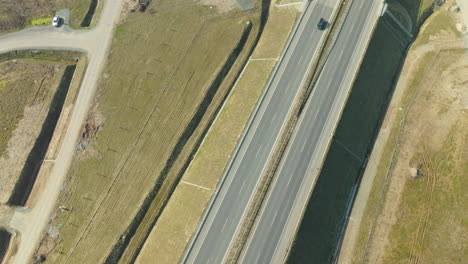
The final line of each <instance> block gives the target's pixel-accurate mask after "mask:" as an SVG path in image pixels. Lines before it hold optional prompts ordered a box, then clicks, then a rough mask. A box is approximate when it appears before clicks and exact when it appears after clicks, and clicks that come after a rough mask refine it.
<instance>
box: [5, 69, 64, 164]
mask: <svg viewBox="0 0 468 264" xmlns="http://www.w3.org/2000/svg"><path fill="white" fill-rule="evenodd" d="M60 68H61V69H60V70H59V72H60V71H63V67H60ZM56 74H57V73H56V72H55V65H54V64H36V63H34V62H29V61H16V62H14V61H6V62H2V63H0V124H1V128H2V129H1V130H0V156H2V155H3V154H5V150H6V147H7V143H8V141H9V140H10V138H11V134H12V132H13V130H14V129H15V128H16V126H17V124H18V122H19V121H20V120H21V119H22V118H23V110H24V108H25V107H26V106H32V105H34V104H41V103H47V102H49V101H50V100H51V98H52V95H53V91H54V89H55V88H56V87H53V86H52V85H50V87H49V85H47V86H46V87H45V88H46V89H39V88H41V82H42V81H45V82H46V83H47V84H50V82H51V80H52V79H53V78H54V76H55V75H56Z"/></svg>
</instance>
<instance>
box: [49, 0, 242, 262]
mask: <svg viewBox="0 0 468 264" xmlns="http://www.w3.org/2000/svg"><path fill="white" fill-rule="evenodd" d="M194 2H195V1H186V0H179V1H169V0H166V1H157V2H156V3H155V4H154V6H153V7H150V9H149V10H147V12H146V13H143V14H141V13H134V14H130V15H129V17H128V18H127V20H126V21H125V22H124V23H123V24H122V25H121V26H119V28H118V29H117V34H116V38H115V41H114V44H113V47H112V50H111V54H110V58H109V64H108V67H107V72H106V73H105V74H104V79H103V81H102V83H101V86H100V87H101V88H100V96H99V97H98V99H97V107H96V109H95V111H96V112H99V113H100V114H102V115H103V117H104V119H105V123H104V128H103V129H102V131H101V132H100V133H99V134H98V136H97V139H96V140H95V141H92V142H91V144H90V145H89V146H88V149H87V150H86V151H84V152H80V153H78V154H77V157H76V161H75V163H74V164H73V166H72V169H71V172H70V178H69V181H68V184H67V186H66V190H65V192H64V193H63V194H62V196H61V198H60V201H59V203H60V204H63V205H66V206H67V207H70V208H73V209H72V211H71V212H70V213H59V212H57V217H56V218H55V219H54V220H53V222H52V224H53V225H54V226H56V227H57V228H58V230H59V232H60V240H59V243H58V245H57V247H55V250H54V251H52V253H51V254H49V256H48V261H49V262H50V263H56V262H67V261H68V263H99V262H100V261H102V260H103V259H104V258H105V257H106V256H107V254H108V253H109V250H110V249H111V247H112V246H113V245H114V244H115V243H116V242H117V241H118V240H119V236H120V235H121V234H122V233H123V232H124V231H125V229H126V228H127V226H128V225H129V223H130V221H131V220H132V219H133V217H134V215H135V213H136V212H137V211H138V208H139V206H140V205H141V204H142V202H143V199H144V198H145V196H146V194H147V193H148V192H149V191H150V190H151V189H152V188H153V186H154V184H155V183H156V181H157V180H158V178H159V176H160V174H161V171H162V169H163V167H164V166H165V164H166V161H167V159H168V157H169V155H170V154H171V152H172V151H173V149H174V147H175V145H176V143H177V142H178V140H179V137H180V136H181V133H182V132H183V131H184V130H185V129H186V127H187V125H188V123H189V121H190V120H191V118H192V116H193V114H194V112H195V110H196V109H197V108H198V106H199V104H200V103H201V100H202V98H203V97H204V95H205V93H206V91H207V88H208V86H209V85H210V84H211V82H212V81H213V78H214V75H215V74H216V73H217V72H218V71H219V70H220V68H221V67H222V65H223V64H224V62H225V60H226V59H227V57H228V55H229V53H230V52H231V51H232V49H233V48H234V47H235V45H236V43H237V42H238V41H239V38H240V33H241V32H242V30H239V29H242V28H243V27H244V26H245V22H246V21H245V19H242V18H239V17H229V16H228V17H226V18H224V19H215V20H208V19H209V18H214V17H216V16H217V15H216V14H215V11H214V10H211V9H209V8H208V7H203V6H200V5H196V4H194ZM148 25H154V26H152V27H148ZM184 151H185V150H184ZM116 208H118V210H116Z"/></svg>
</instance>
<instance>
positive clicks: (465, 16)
mask: <svg viewBox="0 0 468 264" xmlns="http://www.w3.org/2000/svg"><path fill="white" fill-rule="evenodd" d="M457 4H458V5H459V6H460V9H461V12H460V18H461V20H462V21H460V23H463V24H464V26H465V28H464V30H465V32H464V39H465V48H468V29H467V28H468V1H466V0H457Z"/></svg>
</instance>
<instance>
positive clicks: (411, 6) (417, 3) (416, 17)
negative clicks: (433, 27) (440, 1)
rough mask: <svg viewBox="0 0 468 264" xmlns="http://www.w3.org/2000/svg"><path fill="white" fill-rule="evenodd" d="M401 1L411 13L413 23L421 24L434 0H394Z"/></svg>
mask: <svg viewBox="0 0 468 264" xmlns="http://www.w3.org/2000/svg"><path fill="white" fill-rule="evenodd" d="M392 1H397V2H399V3H400V4H401V5H402V6H403V7H405V8H406V10H407V11H408V13H409V14H410V16H411V18H412V20H413V24H414V25H420V24H421V23H422V22H424V19H425V18H426V17H427V15H428V14H429V12H430V11H429V9H430V7H431V5H432V3H433V0H392Z"/></svg>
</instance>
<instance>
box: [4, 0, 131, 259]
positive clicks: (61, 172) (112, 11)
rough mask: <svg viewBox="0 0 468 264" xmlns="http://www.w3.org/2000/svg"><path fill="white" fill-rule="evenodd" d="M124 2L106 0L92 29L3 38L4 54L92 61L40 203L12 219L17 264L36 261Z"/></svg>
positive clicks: (64, 29) (36, 30)
mask: <svg viewBox="0 0 468 264" xmlns="http://www.w3.org/2000/svg"><path fill="white" fill-rule="evenodd" d="M123 2H124V0H113V1H112V4H109V3H111V2H110V1H109V0H105V1H104V8H103V10H102V13H101V17H100V18H99V22H98V24H97V25H96V26H95V27H94V28H93V29H90V30H72V29H70V28H69V27H68V26H64V27H62V28H53V27H52V26H48V27H37V28H30V29H25V30H22V31H19V32H15V33H11V34H7V35H4V36H1V37H0V53H3V52H7V51H12V50H18V49H67V50H80V51H84V52H86V53H87V55H88V60H89V64H88V68H87V70H86V73H85V76H84V79H83V82H82V84H81V87H80V91H79V94H78V97H77V100H76V103H75V106H74V109H73V113H72V115H71V119H70V124H69V126H68V128H67V131H66V134H65V136H64V140H63V143H62V145H61V146H60V150H59V152H58V155H57V159H56V160H55V163H54V167H53V169H52V171H51V175H50V177H49V182H48V183H47V185H46V186H45V188H44V190H42V192H41V194H40V195H39V197H38V200H37V203H36V206H35V207H33V208H31V210H30V211H29V212H28V213H27V214H15V215H14V216H13V218H12V220H11V222H12V224H13V225H14V226H18V230H17V231H18V232H19V234H20V237H21V241H20V243H19V245H18V250H17V253H16V255H15V257H14V262H13V263H18V264H24V263H30V262H32V256H33V254H34V251H35V250H36V248H37V246H38V244H39V242H40V240H41V238H42V234H43V231H44V230H45V228H46V226H47V223H48V222H49V219H50V215H51V213H52V212H53V211H54V209H55V208H56V202H57V199H58V196H59V194H60V190H61V188H62V185H63V182H64V180H65V178H66V176H67V171H68V169H69V167H70V164H71V161H72V158H73V154H74V152H75V148H76V142H77V139H78V136H79V133H80V131H81V128H82V125H83V122H84V121H85V119H86V116H87V113H88V110H89V108H90V104H91V103H92V101H93V96H94V94H95V91H96V88H97V86H98V81H99V79H100V76H101V73H102V71H103V68H104V64H105V61H106V58H107V53H108V51H109V46H110V44H111V41H112V36H113V32H114V28H115V25H116V24H117V22H118V20H119V17H120V14H121V10H122V6H123Z"/></svg>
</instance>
